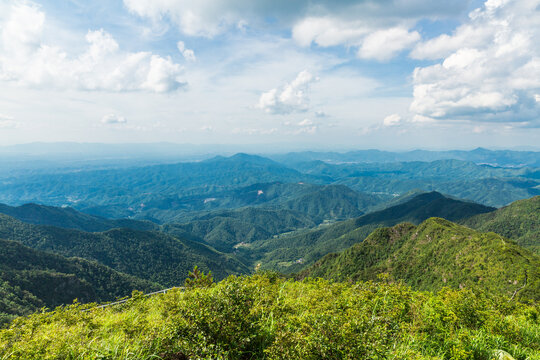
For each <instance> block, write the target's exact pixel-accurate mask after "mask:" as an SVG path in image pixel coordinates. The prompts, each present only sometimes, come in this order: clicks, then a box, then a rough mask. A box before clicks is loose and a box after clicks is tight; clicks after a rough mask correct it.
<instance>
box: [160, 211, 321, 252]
mask: <svg viewBox="0 0 540 360" xmlns="http://www.w3.org/2000/svg"><path fill="white" fill-rule="evenodd" d="M313 226H315V223H314V222H313V221H312V220H311V219H310V218H309V217H308V216H306V215H304V214H301V213H298V212H296V211H291V210H273V209H264V208H254V207H248V208H243V209H237V210H222V211H214V212H211V213H208V214H205V215H201V216H198V217H195V218H194V219H193V220H191V221H190V222H189V223H185V224H166V225H163V226H162V229H163V231H164V232H167V233H169V234H172V235H179V236H197V237H198V238H199V239H200V240H201V241H203V242H205V243H207V244H210V245H211V246H212V247H214V248H216V249H218V250H220V251H224V252H232V251H234V248H233V247H234V246H235V245H237V244H239V243H244V244H245V243H250V242H253V241H255V240H262V239H268V238H270V237H272V236H273V235H276V234H281V233H284V232H288V231H293V230H297V229H299V228H307V227H313Z"/></svg>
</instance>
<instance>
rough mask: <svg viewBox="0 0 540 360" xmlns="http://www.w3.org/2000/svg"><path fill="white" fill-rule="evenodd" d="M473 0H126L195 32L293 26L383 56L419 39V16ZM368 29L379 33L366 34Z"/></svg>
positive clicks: (133, 8) (314, 39) (327, 42)
mask: <svg viewBox="0 0 540 360" xmlns="http://www.w3.org/2000/svg"><path fill="white" fill-rule="evenodd" d="M468 3H469V1H468V0H448V1H441V2H434V1H431V0H414V1H412V2H411V1H407V0H392V1H374V0H367V1H350V0H296V1H290V0H258V1H253V0H214V1H187V0H177V1H170V0H154V1H147V0H124V5H125V6H126V8H127V9H128V10H129V11H130V12H132V13H134V14H137V15H139V16H141V17H146V18H150V19H153V20H155V21H159V20H161V19H163V18H164V17H166V18H168V19H170V20H171V21H172V22H173V23H175V24H177V26H178V27H179V28H180V30H181V31H182V32H183V33H185V34H187V35H190V36H205V37H213V36H216V35H218V34H220V33H223V32H226V31H229V30H232V29H238V30H239V31H245V30H246V24H249V26H250V28H257V27H259V28H265V29H268V27H274V28H278V29H281V30H283V29H286V30H289V29H292V34H293V38H294V39H295V40H296V42H297V43H298V44H300V45H302V46H309V45H311V44H312V43H316V44H317V45H319V46H324V47H326V46H336V45H346V46H350V45H352V46H359V47H360V46H362V43H363V41H364V40H368V42H367V44H366V45H365V47H364V48H363V49H362V48H361V49H360V51H359V53H358V55H359V56H360V57H362V58H370V59H383V60H386V59H388V58H389V57H391V56H393V55H395V54H396V53H398V52H399V51H400V50H402V49H405V48H408V47H409V46H411V45H412V44H413V43H414V42H415V41H416V40H417V37H418V33H416V32H414V31H413V32H409V31H408V30H407V29H410V27H412V26H414V24H415V23H416V21H417V20H418V19H420V18H423V17H432V18H441V17H446V16H452V15H455V14H458V13H460V12H462V11H464V10H465V9H466V7H467V6H468ZM268 19H272V20H273V21H272V23H269V22H268ZM405 27H406V28H407V29H405V30H404V31H405V33H402V32H401V29H403V28H405ZM397 29H399V30H397ZM380 31H387V33H384V32H383V33H379V32H380ZM368 35H373V36H375V37H374V38H366V36H368ZM380 38H386V39H388V40H389V41H390V43H389V48H388V49H385V47H384V45H385V44H380V43H376V40H377V39H380Z"/></svg>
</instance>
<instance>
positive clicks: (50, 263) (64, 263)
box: [0, 239, 161, 323]
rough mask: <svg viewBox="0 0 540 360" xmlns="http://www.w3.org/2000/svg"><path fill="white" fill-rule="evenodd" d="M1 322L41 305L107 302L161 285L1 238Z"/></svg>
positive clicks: (34, 309)
mask: <svg viewBox="0 0 540 360" xmlns="http://www.w3.org/2000/svg"><path fill="white" fill-rule="evenodd" d="M0 249H1V251H0V293H1V294H2V296H0V323H1V322H2V319H8V318H10V316H11V315H24V314H29V313H30V312H33V311H36V310H37V309H39V308H41V307H44V306H45V307H48V308H55V307H57V306H59V305H62V304H71V303H72V302H73V300H74V299H78V300H79V301H80V302H82V303H86V302H96V301H97V302H103V301H110V300H114V299H116V298H118V297H124V296H127V295H130V294H131V292H132V290H135V289H137V290H141V291H146V292H148V291H153V290H158V289H159V288H160V287H161V286H159V285H157V284H154V283H151V282H149V281H145V280H141V279H138V278H136V277H133V276H129V275H126V274H122V273H119V272H117V271H114V270H113V269H111V268H109V267H106V266H103V265H100V264H98V263H96V262H91V261H87V260H84V259H80V258H69V259H68V258H65V257H62V256H59V255H55V254H51V253H47V252H43V251H37V250H33V249H30V248H28V247H26V246H24V245H22V244H21V243H19V242H16V241H7V240H1V239H0Z"/></svg>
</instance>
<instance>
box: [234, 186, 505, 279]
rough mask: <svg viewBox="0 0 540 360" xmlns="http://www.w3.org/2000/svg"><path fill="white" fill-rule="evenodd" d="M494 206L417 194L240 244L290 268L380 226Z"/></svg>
mask: <svg viewBox="0 0 540 360" xmlns="http://www.w3.org/2000/svg"><path fill="white" fill-rule="evenodd" d="M493 210H495V209H494V208H490V207H487V206H483V205H480V204H475V203H471V202H467V201H462V200H455V199H451V198H448V197H446V196H444V195H442V194H440V193H437V192H430V193H424V194H420V195H417V196H415V197H413V198H412V199H411V200H409V201H406V202H404V203H401V204H398V205H395V206H392V207H389V208H387V209H384V210H380V211H376V212H372V213H369V214H366V215H363V216H360V217H358V218H356V219H351V220H347V221H342V222H339V223H336V224H333V225H330V226H328V227H323V228H321V229H316V230H312V231H307V232H302V233H299V234H292V235H288V236H281V237H278V238H273V239H268V240H264V241H256V242H254V243H253V244H251V245H250V246H249V247H247V248H242V249H240V250H241V255H242V256H245V257H246V258H247V259H249V260H247V261H253V262H255V263H259V262H260V263H261V264H262V266H263V267H265V268H272V269H276V270H279V271H285V272H294V271H298V270H299V269H301V268H302V267H303V266H305V264H309V263H312V262H314V261H316V260H317V259H319V258H321V257H322V256H324V255H326V254H328V253H331V252H335V251H341V250H344V249H346V248H348V247H349V246H351V245H353V244H355V243H358V242H361V241H362V240H364V239H365V238H366V237H367V236H368V235H369V234H370V233H371V232H372V231H373V230H375V229H376V228H378V227H381V226H393V225H395V224H398V223H401V222H405V221H408V222H412V223H415V224H418V223H420V222H422V221H424V220H425V219H427V218H430V217H435V216H436V217H443V218H446V219H449V220H452V221H456V220H460V219H464V218H467V217H470V216H473V215H476V214H481V213H486V212H490V211H493Z"/></svg>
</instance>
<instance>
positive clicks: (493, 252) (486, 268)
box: [300, 218, 540, 301]
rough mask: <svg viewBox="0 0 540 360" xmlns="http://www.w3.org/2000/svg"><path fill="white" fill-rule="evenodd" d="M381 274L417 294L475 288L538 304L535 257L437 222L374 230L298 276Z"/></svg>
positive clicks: (492, 237) (500, 240)
mask: <svg viewBox="0 0 540 360" xmlns="http://www.w3.org/2000/svg"><path fill="white" fill-rule="evenodd" d="M381 273H388V274H390V275H391V276H392V277H393V278H394V279H399V280H403V281H404V282H405V283H407V284H409V285H410V286H412V287H413V288H414V289H417V290H431V291H437V290H439V289H441V288H442V287H444V286H449V287H452V288H462V287H466V288H475V287H480V288H483V289H488V290H489V291H492V292H494V293H498V294H500V295H501V296H503V297H504V298H506V299H510V298H513V297H514V293H515V297H517V298H518V299H530V300H533V301H540V257H538V256H537V255H534V254H532V253H531V252H529V251H528V250H526V249H523V248H521V247H520V246H518V245H517V244H515V243H514V242H512V241H509V240H507V239H505V238H504V237H502V236H500V235H498V234H495V233H481V232H477V231H475V230H472V229H469V228H466V227H463V226H460V225H458V224H455V223H452V222H450V221H447V220H444V219H440V218H430V219H428V220H426V221H424V222H423V223H421V224H420V225H418V226H414V225H412V224H407V223H403V224H399V225H396V226H394V227H391V228H381V229H377V230H375V231H374V232H373V233H372V234H371V235H370V236H368V237H367V238H366V239H365V240H364V241H363V242H362V243H359V244H355V245H353V246H352V247H351V248H349V249H347V250H345V251H344V252H342V253H340V254H331V255H327V256H326V257H324V258H323V259H321V260H320V261H318V262H317V263H316V264H314V265H313V266H311V267H310V268H309V269H307V270H305V271H304V272H302V274H301V275H300V276H301V277H306V276H310V277H325V278H328V279H334V280H347V279H351V280H355V281H363V280H374V279H376V278H377V275H378V274H381Z"/></svg>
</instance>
